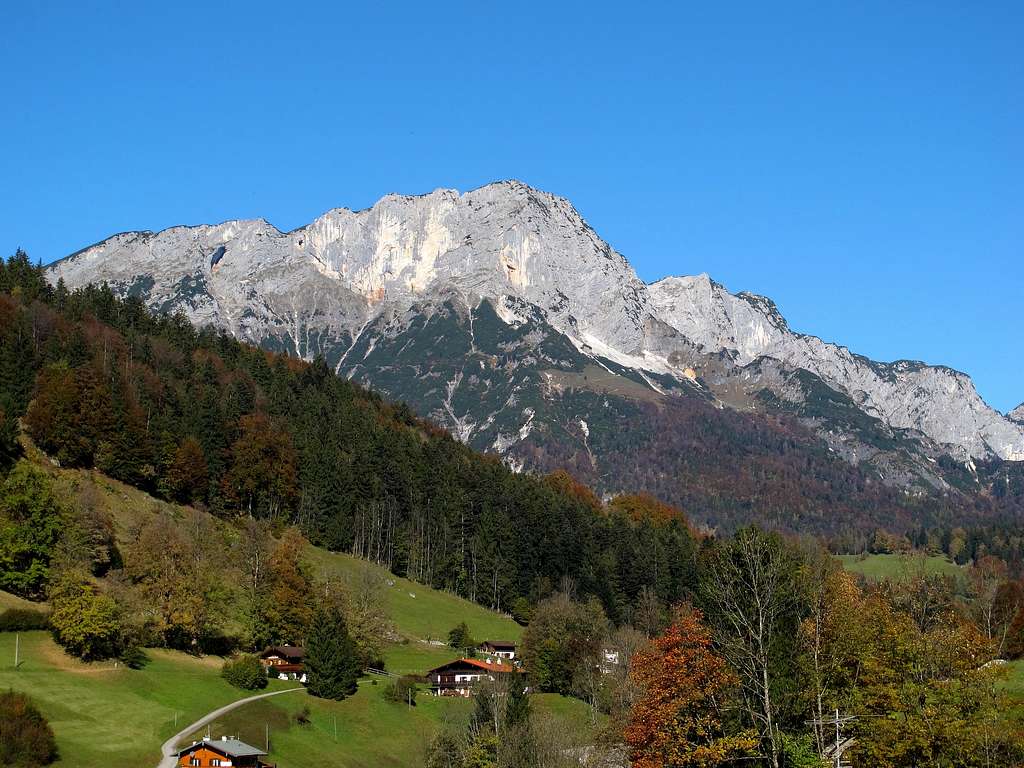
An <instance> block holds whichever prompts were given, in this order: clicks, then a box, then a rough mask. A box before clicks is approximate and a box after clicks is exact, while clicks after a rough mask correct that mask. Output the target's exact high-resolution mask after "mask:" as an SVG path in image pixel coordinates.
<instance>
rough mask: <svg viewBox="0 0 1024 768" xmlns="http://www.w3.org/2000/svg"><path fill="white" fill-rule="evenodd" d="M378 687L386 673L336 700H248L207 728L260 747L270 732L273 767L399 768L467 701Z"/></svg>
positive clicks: (421, 752) (417, 760) (419, 755)
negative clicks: (303, 719) (390, 696)
mask: <svg viewBox="0 0 1024 768" xmlns="http://www.w3.org/2000/svg"><path fill="white" fill-rule="evenodd" d="M385 685H386V678H377V677H373V678H367V679H364V680H362V681H360V684H359V692H358V693H357V694H356V695H355V696H352V697H351V698H348V699H345V700H344V701H338V702H336V701H325V700H323V699H317V698H314V697H311V696H307V695H303V694H289V695H287V696H280V697H274V698H273V699H268V700H264V701H257V702H253V703H252V704H246V705H245V706H244V707H241V708H239V709H237V710H234V711H233V712H230V713H228V715H226V716H225V717H224V718H223V719H221V720H218V721H216V722H215V723H213V724H211V727H210V733H211V735H213V736H214V738H216V737H218V736H221V735H226V734H231V735H237V736H239V737H240V738H241V739H242V740H243V741H246V742H248V743H250V744H256V745H259V746H261V747H262V746H264V744H265V741H264V739H265V738H266V735H267V734H268V733H269V735H270V758H269V759H270V760H272V761H274V762H276V763H277V764H278V766H279V767H280V768H306V766H316V765H331V766H343V767H344V768H372V767H373V766H381V767H382V768H404V767H405V766H419V765H422V764H423V758H424V756H425V754H426V749H427V747H428V745H429V744H430V741H431V739H432V738H433V736H434V734H435V733H436V732H437V730H438V729H439V728H440V727H441V725H442V723H443V722H444V721H445V720H446V719H454V718H461V717H464V716H466V715H467V714H468V712H469V709H470V707H471V706H472V703H471V702H469V701H466V700H463V699H450V698H445V699H441V698H437V697H432V696H426V695H422V694H421V695H420V696H419V697H418V698H417V701H416V704H415V706H413V707H409V706H407V705H405V704H396V703H393V702H389V701H387V700H386V699H385V698H384V686H385ZM304 707H308V708H309V722H308V723H307V724H304V725H300V724H299V723H298V721H297V720H296V717H295V716H296V714H297V713H298V712H299V711H300V710H302V709H303V708H304ZM204 732H205V730H204V731H200V732H198V733H196V734H194V735H193V737H192V738H195V739H198V738H200V737H201V736H202V735H203V733H204Z"/></svg>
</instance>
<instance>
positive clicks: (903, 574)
mask: <svg viewBox="0 0 1024 768" xmlns="http://www.w3.org/2000/svg"><path fill="white" fill-rule="evenodd" d="M837 557H838V558H839V560H840V561H841V562H842V564H843V567H844V568H845V569H846V570H848V571H853V572H854V573H860V574H863V575H864V576H866V577H867V578H868V579H871V580H873V581H879V580H881V579H895V580H900V581H901V580H907V579H910V578H911V577H913V576H916V575H917V574H921V573H923V574H928V575H930V574H940V575H942V576H953V577H954V578H956V579H957V581H959V580H961V579H962V578H963V570H962V569H961V568H960V566H958V565H957V564H956V563H954V562H952V561H951V560H950V559H949V558H948V557H946V556H944V555H920V554H906V555H837Z"/></svg>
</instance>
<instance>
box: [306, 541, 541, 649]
mask: <svg viewBox="0 0 1024 768" xmlns="http://www.w3.org/2000/svg"><path fill="white" fill-rule="evenodd" d="M307 559H308V562H309V564H310V565H311V566H312V567H313V574H314V576H316V578H318V579H321V580H325V579H328V578H332V579H333V578H342V579H344V580H346V581H349V582H350V583H358V582H359V579H360V578H361V577H362V575H363V574H366V573H369V574H372V575H373V576H374V577H376V578H378V579H381V580H383V581H384V584H385V586H386V588H385V592H384V594H385V598H386V601H387V610H388V613H390V615H391V618H392V619H393V620H394V621H395V623H396V624H398V625H399V627H400V628H401V630H402V632H403V633H405V634H407V636H408V637H409V638H411V639H417V640H443V639H444V638H446V637H447V635H448V630H449V629H451V628H452V627H453V626H455V625H456V624H458V623H459V622H460V621H465V622H466V623H467V624H468V625H469V628H470V630H472V632H473V637H474V638H477V639H479V640H487V639H493V640H516V639H518V638H519V636H520V635H521V634H522V631H523V629H522V627H520V626H519V625H518V624H516V623H515V622H514V621H513V620H512V619H511V618H509V617H508V616H504V615H501V614H498V613H495V612H494V611H489V610H487V609H486V608H483V607H481V606H479V605H477V604H476V603H471V602H469V601H468V600H464V599H463V598H461V597H458V596H457V595H453V594H451V593H448V592H439V591H436V590H433V589H430V588H428V587H424V586H423V585H422V584H417V583H416V582H414V581H409V580H408V579H402V578H398V577H397V576H395V575H393V574H391V573H390V572H388V571H387V570H386V569H385V568H382V567H380V566H377V565H374V564H373V563H369V562H367V561H365V560H360V559H357V558H354V557H351V556H349V555H343V554H338V553H334V552H327V551H325V550H322V549H318V548H316V547H311V548H310V550H309V556H308V558H307Z"/></svg>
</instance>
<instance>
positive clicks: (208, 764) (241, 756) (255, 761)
mask: <svg viewBox="0 0 1024 768" xmlns="http://www.w3.org/2000/svg"><path fill="white" fill-rule="evenodd" d="M265 754H267V753H266V752H264V751H263V750H262V749H259V748H257V747H253V746H250V745H248V744H246V743H245V742H244V741H239V740H238V739H233V738H230V737H228V736H222V737H221V738H219V739H203V740H202V741H194V742H192V745H191V746H188V747H185V748H184V749H181V750H178V763H177V764H178V766H181V767H182V768H190V767H196V766H197V767H198V768H221V766H225V767H226V766H234V768H273V766H271V765H269V764H268V763H264V762H263V761H262V760H260V758H261V757H262V756H263V755H265Z"/></svg>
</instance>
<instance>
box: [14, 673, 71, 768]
mask: <svg viewBox="0 0 1024 768" xmlns="http://www.w3.org/2000/svg"><path fill="white" fill-rule="evenodd" d="M56 758H57V742H56V741H55V740H54V738H53V731H52V730H51V729H50V724H49V723H47V722H46V718H45V717H43V715H42V713H41V712H40V711H39V710H38V709H36V706H35V704H33V703H32V699H30V698H29V697H28V696H26V695H25V694H24V693H15V692H14V691H8V692H7V693H0V765H8V766H12V768H35V767H36V766H40V765H49V764H50V763H52V762H53V761H54V760H55V759H56Z"/></svg>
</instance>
